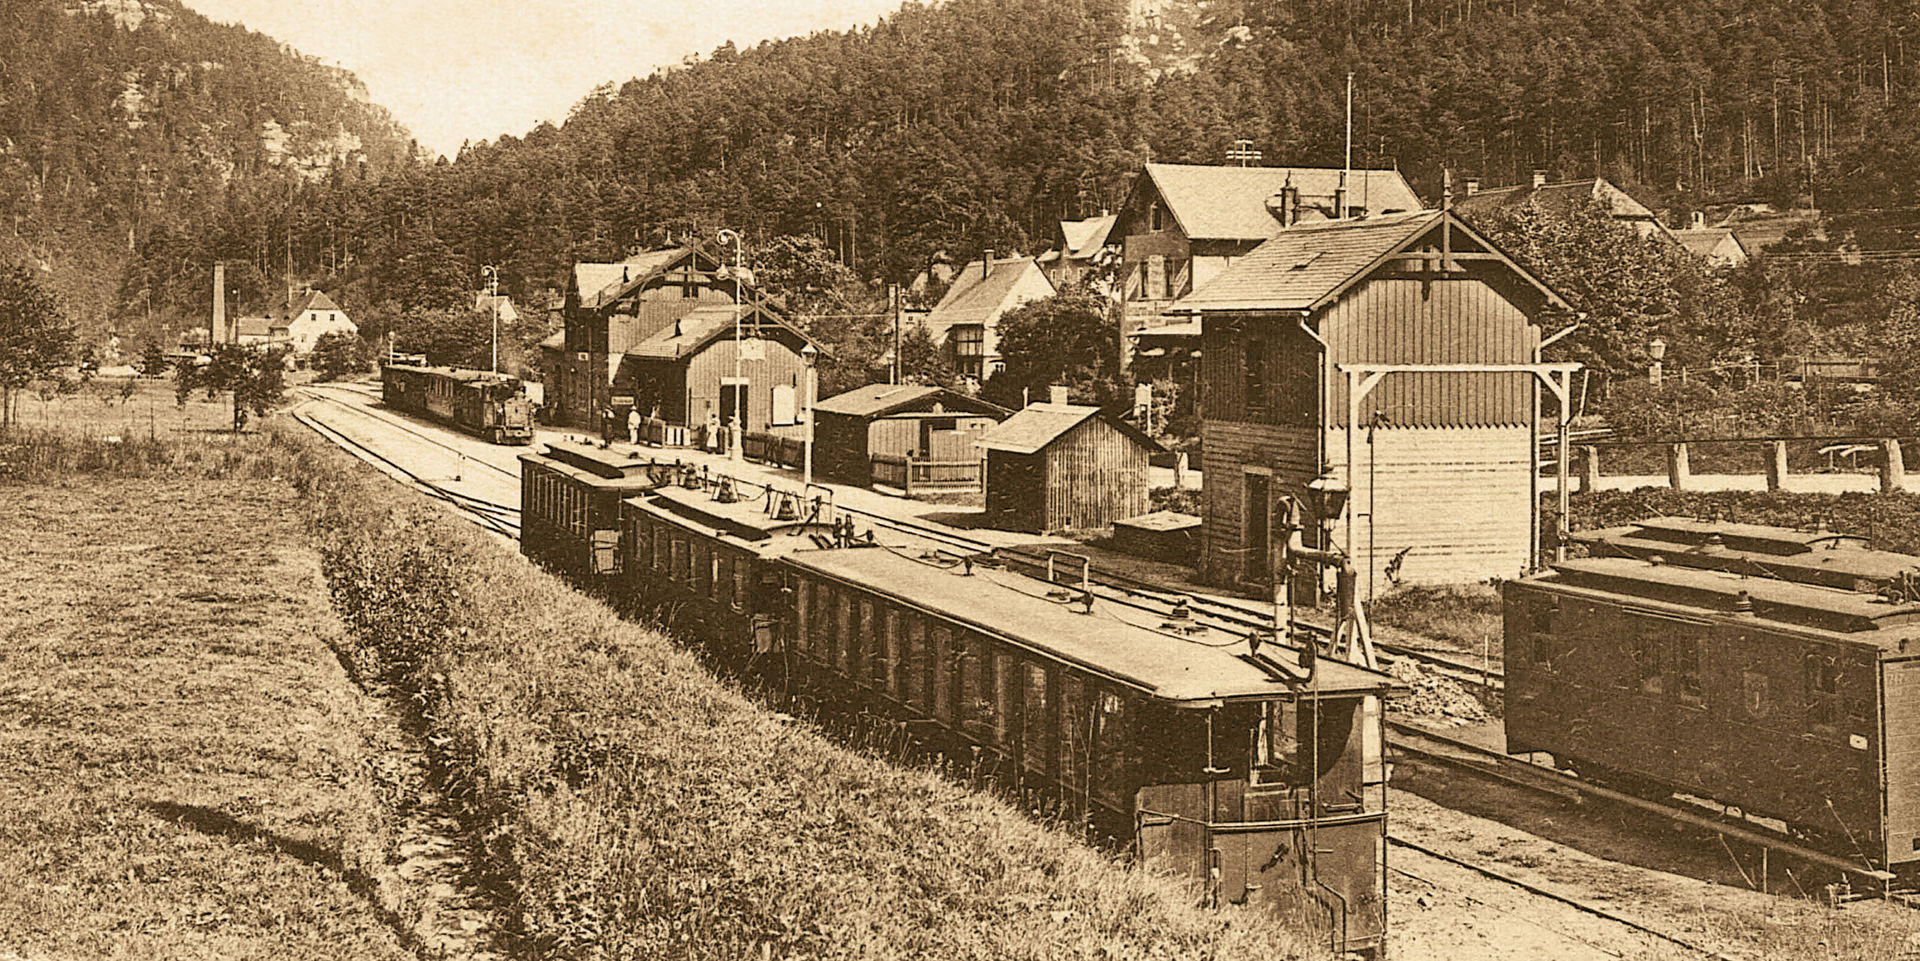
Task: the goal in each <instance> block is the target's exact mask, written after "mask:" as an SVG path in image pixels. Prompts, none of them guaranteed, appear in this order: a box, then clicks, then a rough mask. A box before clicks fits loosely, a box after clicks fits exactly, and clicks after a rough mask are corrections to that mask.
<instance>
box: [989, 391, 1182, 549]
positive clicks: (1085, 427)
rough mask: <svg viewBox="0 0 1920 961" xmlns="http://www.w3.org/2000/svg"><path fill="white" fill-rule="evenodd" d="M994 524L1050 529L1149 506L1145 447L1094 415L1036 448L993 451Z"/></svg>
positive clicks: (1081, 526)
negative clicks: (1027, 451)
mask: <svg viewBox="0 0 1920 961" xmlns="http://www.w3.org/2000/svg"><path fill="white" fill-rule="evenodd" d="M986 487H987V492H986V500H987V515H988V518H989V522H990V523H992V524H993V525H994V526H996V527H1000V528H1003V529H1008V530H1024V531H1035V532H1038V533H1048V532H1051V531H1061V530H1086V529H1090V528H1096V527H1106V526H1108V525H1110V524H1112V523H1113V522H1114V521H1116V520H1120V519H1122V518H1127V517H1134V516H1137V515H1140V514H1144V513H1146V512H1147V449H1146V447H1144V446H1142V445H1141V444H1140V443H1139V442H1138V441H1136V440H1134V439H1133V438H1132V437H1129V436H1127V435H1126V434H1123V433H1121V432H1120V431H1118V430H1116V429H1114V427H1113V425H1111V424H1109V423H1107V422H1106V421H1105V420H1103V419H1101V418H1099V417H1091V418H1088V419H1087V420H1086V421H1083V422H1082V423H1081V424H1080V425H1079V426H1077V427H1075V428H1074V429H1072V430H1070V431H1067V432H1066V434H1064V435H1062V436H1060V437H1058V438H1056V439H1055V440H1054V442H1053V443H1051V444H1049V445H1047V446H1046V448H1044V449H1043V450H1041V451H1040V452H1039V453H1035V454H1024V455H1023V454H1013V453H1009V452H1007V451H999V450H990V451H988V452H987V480H986Z"/></svg>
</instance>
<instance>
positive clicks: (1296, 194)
mask: <svg viewBox="0 0 1920 961" xmlns="http://www.w3.org/2000/svg"><path fill="white" fill-rule="evenodd" d="M1299 219H1300V188H1299V187H1295V186H1294V185H1293V174H1291V173H1289V174H1287V182H1286V183H1284V184H1282V185H1281V186H1280V226H1282V227H1291V226H1293V225H1294V224H1295V223H1296V222H1298V221H1299Z"/></svg>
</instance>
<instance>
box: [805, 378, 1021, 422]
mask: <svg viewBox="0 0 1920 961" xmlns="http://www.w3.org/2000/svg"><path fill="white" fill-rule="evenodd" d="M936 402H937V403H939V404H940V405H941V406H943V407H945V408H946V409H947V410H949V411H955V412H958V413H973V414H992V415H994V416H996V417H1005V416H1006V415H1007V411H1006V409H1005V408H1002V407H998V406H996V405H993V404H989V403H987V402H986V401H984V400H980V399H978V398H974V397H968V396H967V395H965V394H962V393H958V392H956V391H951V390H948V389H946V388H944V387H928V386H924V385H921V384H868V385H867V386H865V387H856V388H854V389H852V390H850V391H847V392H846V393H844V394H836V395H834V396H832V397H829V398H827V399H826V400H823V401H820V402H819V403H817V404H815V405H813V409H814V410H815V411H817V412H819V413H822V414H844V415H846V416H849V417H885V416H886V415H888V414H896V413H899V412H900V411H903V410H911V409H914V408H919V407H927V408H930V407H932V406H933V404H934V403H936Z"/></svg>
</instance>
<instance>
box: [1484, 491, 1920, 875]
mask: <svg viewBox="0 0 1920 961" xmlns="http://www.w3.org/2000/svg"><path fill="white" fill-rule="evenodd" d="M1578 539H1579V540H1581V541H1584V542H1585V543H1587V544H1588V545H1589V552H1590V555H1591V556H1588V557H1585V558H1580V559H1575V560H1569V561H1566V562H1563V563H1560V564H1556V565H1555V566H1554V568H1553V569H1552V570H1550V571H1547V572H1544V573H1541V574H1537V575H1533V576H1530V577H1526V578H1522V579H1520V580H1517V581H1510V582H1508V583H1507V584H1506V585H1505V588H1504V595H1505V601H1504V607H1505V612H1504V614H1505V637H1506V644H1505V651H1506V675H1507V681H1506V683H1507V687H1506V698H1507V703H1506V731H1507V750H1508V751H1509V752H1511V753H1515V754H1519V753H1526V752H1533V751H1545V752H1549V753H1551V754H1552V755H1553V756H1554V758H1555V759H1556V761H1557V762H1559V763H1561V764H1562V765H1564V766H1568V767H1571V768H1573V769H1576V770H1578V771H1579V772H1580V773H1582V774H1583V775H1587V776H1592V777H1596V778H1599V779H1602V780H1613V781H1616V782H1619V783H1620V784H1621V785H1622V786H1625V787H1629V788H1636V789H1641V790H1643V791H1648V792H1650V793H1653V794H1656V795H1665V794H1669V793H1674V792H1684V793H1689V794H1693V795H1696V796H1700V797H1705V798H1711V799H1714V800H1717V801H1720V802H1723V803H1726V804H1730V805H1734V806H1737V807H1739V808H1740V809H1742V810H1743V811H1746V812H1748V813H1752V814H1759V815H1764V816H1767V817H1772V818H1778V819H1780V820H1783V821H1785V822H1787V823H1788V824H1789V825H1790V826H1792V827H1793V828H1794V829H1795V830H1796V831H1797V832H1799V833H1801V834H1803V835H1806V836H1808V837H1810V838H1813V839H1815V840H1816V841H1818V842H1821V844H1822V846H1825V847H1829V848H1831V849H1832V850H1834V853H1836V854H1841V855H1844V856H1846V857H1848V858H1856V857H1864V858H1866V859H1867V860H1869V861H1871V862H1872V863H1873V866H1874V867H1876V868H1877V869H1880V870H1885V871H1893V872H1896V873H1901V874H1913V873H1916V871H1920V646H1916V645H1913V644H1912V643H1911V641H1912V640H1913V638H1915V637H1916V636H1920V605H1916V604H1915V603H1913V600H1914V599H1915V596H1916V592H1915V590H1914V588H1915V586H1916V584H1920V581H1917V580H1916V577H1915V574H1914V572H1915V570H1916V568H1917V567H1920V558H1917V557H1913V556H1911V555H1905V554H1894V553H1889V552H1884V551H1875V550H1869V549H1867V548H1866V547H1865V546H1864V544H1863V542H1861V541H1860V540H1859V539H1858V538H1851V537H1846V536H1842V535H1836V534H1832V533H1830V532H1826V531H1813V532H1807V531H1795V530H1790V529H1781V528H1767V527H1759V526H1755V525H1732V524H1717V523H1713V522H1705V521H1696V520H1689V519H1685V518H1655V519H1653V520H1650V521H1643V522H1641V523H1639V524H1636V525H1633V526H1631V527H1624V528H1615V529H1610V530H1604V531H1595V532H1590V533H1587V534H1584V535H1581V536H1580V537H1579V538H1578ZM1910 649H1911V653H1909V651H1910Z"/></svg>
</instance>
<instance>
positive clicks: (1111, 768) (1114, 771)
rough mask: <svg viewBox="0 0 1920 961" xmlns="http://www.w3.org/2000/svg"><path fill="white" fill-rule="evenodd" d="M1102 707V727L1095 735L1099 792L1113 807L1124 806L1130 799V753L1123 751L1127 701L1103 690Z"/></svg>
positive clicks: (1100, 715)
mask: <svg viewBox="0 0 1920 961" xmlns="http://www.w3.org/2000/svg"><path fill="white" fill-rule="evenodd" d="M1098 707H1099V712H1098V713H1097V714H1096V715H1095V718H1096V722H1097V724H1098V725H1099V726H1098V728H1097V729H1096V731H1095V734H1094V760H1095V769H1096V770H1095V776H1094V781H1095V783H1096V785H1097V787H1096V788H1095V793H1096V794H1098V795H1099V796H1100V797H1102V798H1105V799H1106V800H1107V802H1108V803H1110V804H1114V805H1119V806H1124V805H1125V804H1126V803H1127V800H1128V792H1127V789H1126V788H1127V767H1126V760H1127V752H1126V751H1125V750H1124V749H1123V748H1124V746H1125V744H1126V743H1127V702H1126V699H1125V698H1122V697H1121V696H1120V695H1118V694H1114V693H1112V692H1108V691H1103V692H1101V693H1100V694H1099V704H1098Z"/></svg>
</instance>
